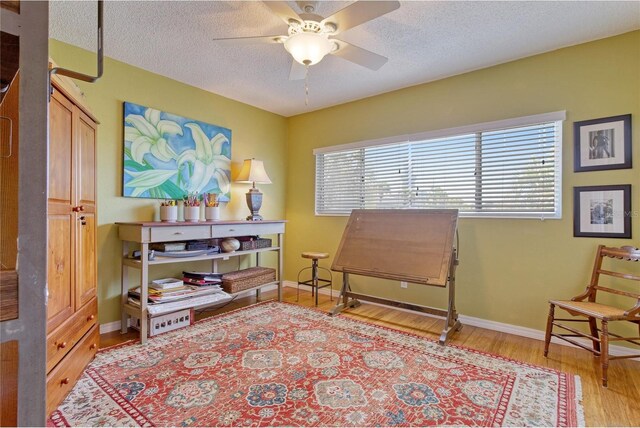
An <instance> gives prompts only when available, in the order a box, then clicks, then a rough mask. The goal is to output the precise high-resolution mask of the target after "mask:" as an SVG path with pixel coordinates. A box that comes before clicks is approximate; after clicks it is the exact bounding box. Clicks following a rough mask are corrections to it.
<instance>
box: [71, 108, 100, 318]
mask: <svg viewBox="0 0 640 428" xmlns="http://www.w3.org/2000/svg"><path fill="white" fill-rule="evenodd" d="M75 112H77V114H78V120H77V121H76V124H77V127H76V132H77V137H76V138H77V139H76V143H77V144H76V147H77V152H78V153H77V156H78V157H77V159H78V166H77V169H76V177H77V179H76V189H77V194H78V202H77V204H78V205H79V206H80V207H82V211H79V212H78V213H77V214H76V218H77V221H76V226H77V229H76V230H77V239H76V249H77V253H76V255H77V259H76V260H77V261H78V262H77V263H76V266H77V275H76V310H78V309H79V308H80V307H82V306H83V305H85V304H86V303H87V302H88V301H89V300H91V299H92V298H93V297H94V296H95V295H96V287H97V274H98V270H97V266H96V179H95V177H96V125H95V123H94V122H93V121H92V120H91V119H90V118H89V117H88V116H86V115H85V114H84V113H82V111H80V110H79V109H78V108H76V109H75Z"/></svg>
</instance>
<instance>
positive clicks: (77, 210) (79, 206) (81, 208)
mask: <svg viewBox="0 0 640 428" xmlns="http://www.w3.org/2000/svg"><path fill="white" fill-rule="evenodd" d="M71 210H72V211H73V212H74V213H77V212H80V211H84V205H78V206H77V207H73V208H71Z"/></svg>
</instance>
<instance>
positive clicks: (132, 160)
mask: <svg viewBox="0 0 640 428" xmlns="http://www.w3.org/2000/svg"><path fill="white" fill-rule="evenodd" d="M230 178H231V130H230V129H227V128H223V127H220V126H216V125H211V124H208V123H204V122H200V121H198V120H192V119H187V118H184V117H181V116H177V115H175V114H171V113H166V112H163V111H160V110H156V109H154V108H151V107H144V106H141V105H138V104H133V103H128V102H125V103H124V178H123V194H124V196H131V197H136V198H158V199H182V198H183V197H184V196H185V195H187V194H193V193H198V194H201V193H217V194H218V195H219V196H218V200H219V201H221V202H225V201H229V195H230V187H231V180H230Z"/></svg>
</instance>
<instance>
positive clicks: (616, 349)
mask: <svg viewBox="0 0 640 428" xmlns="http://www.w3.org/2000/svg"><path fill="white" fill-rule="evenodd" d="M284 286H285V287H293V288H295V287H297V283H296V282H295V281H284ZM300 289H301V290H306V291H309V292H311V287H310V286H308V285H301V286H300ZM319 291H320V294H326V295H329V290H328V289H326V288H321V289H320V290H319ZM335 294H337V293H336V292H335V290H334V295H335ZM367 304H368V305H375V306H384V307H387V306H385V305H381V304H379V303H373V302H367ZM393 309H395V310H396V311H402V312H410V313H412V314H416V315H422V316H425V317H430V318H438V319H444V317H439V316H436V315H431V314H425V313H420V312H414V311H410V310H408V309H402V308H395V307H394V308H393ZM459 319H460V322H461V323H462V324H463V325H470V326H473V327H480V328H485V329H487V330H493V331H498V332H500V333H508V334H513V335H515V336H522V337H528V338H529V339H535V340H540V341H544V336H545V332H544V331H542V330H536V329H533V328H529V327H521V326H518V325H513V324H505V323H501V322H497V321H491V320H485V319H482V318H476V317H470V316H466V315H462V314H460V316H459ZM574 340H576V341H578V342H581V343H584V344H585V345H586V346H591V341H589V340H585V339H574ZM551 343H557V344H558V345H563V346H570V347H574V348H577V346H574V345H572V344H571V343H568V342H565V341H564V340H559V339H557V338H555V337H552V338H551ZM609 353H610V354H611V355H615V356H626V355H634V354H637V353H638V351H637V350H634V349H632V348H627V347H624V346H617V345H609ZM632 360H635V361H640V358H632Z"/></svg>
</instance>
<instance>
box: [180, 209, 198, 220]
mask: <svg viewBox="0 0 640 428" xmlns="http://www.w3.org/2000/svg"><path fill="white" fill-rule="evenodd" d="M184 221H188V222H197V221H200V207H190V206H185V207H184Z"/></svg>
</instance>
